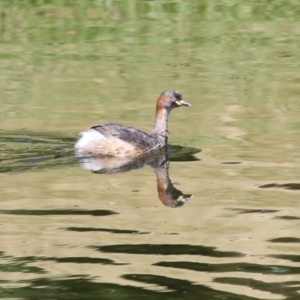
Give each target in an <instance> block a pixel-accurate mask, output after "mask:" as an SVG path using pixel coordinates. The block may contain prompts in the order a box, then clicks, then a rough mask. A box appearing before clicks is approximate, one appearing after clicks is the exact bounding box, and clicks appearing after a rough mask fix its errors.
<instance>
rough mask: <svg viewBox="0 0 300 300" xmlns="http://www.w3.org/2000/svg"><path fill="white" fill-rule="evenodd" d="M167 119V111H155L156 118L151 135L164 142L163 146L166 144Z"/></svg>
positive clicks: (158, 109)
mask: <svg viewBox="0 0 300 300" xmlns="http://www.w3.org/2000/svg"><path fill="white" fill-rule="evenodd" d="M168 117H169V111H168V110H167V109H164V108H161V109H160V108H159V107H158V108H157V109H156V118H155V122H154V127H153V130H152V132H151V133H152V134H155V135H157V136H158V138H159V139H160V140H161V141H162V142H164V144H167V142H168V134H169V132H168Z"/></svg>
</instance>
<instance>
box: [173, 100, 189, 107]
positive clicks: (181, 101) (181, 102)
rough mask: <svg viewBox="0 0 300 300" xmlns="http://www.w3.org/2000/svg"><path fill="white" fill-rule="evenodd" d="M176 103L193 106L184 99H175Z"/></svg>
mask: <svg viewBox="0 0 300 300" xmlns="http://www.w3.org/2000/svg"><path fill="white" fill-rule="evenodd" d="M175 103H176V104H177V105H178V106H192V105H191V104H189V103H188V102H186V101H184V100H177V101H175Z"/></svg>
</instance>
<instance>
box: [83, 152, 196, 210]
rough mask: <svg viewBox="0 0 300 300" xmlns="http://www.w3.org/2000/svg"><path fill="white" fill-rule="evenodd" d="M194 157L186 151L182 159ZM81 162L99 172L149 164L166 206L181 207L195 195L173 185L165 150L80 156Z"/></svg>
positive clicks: (110, 172) (120, 170)
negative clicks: (130, 155)
mask: <svg viewBox="0 0 300 300" xmlns="http://www.w3.org/2000/svg"><path fill="white" fill-rule="evenodd" d="M181 148H183V147H181ZM181 150H182V149H181ZM193 151H195V149H194V150H193ZM192 159H193V160H195V157H193V156H192V155H191V154H190V156H188V153H185V156H184V157H183V159H182V160H192ZM176 160H180V156H176ZM79 162H80V163H81V165H82V166H83V167H84V168H85V169H88V170H91V171H92V172H93V173H97V174H112V173H121V172H127V171H131V170H134V169H139V168H142V167H144V166H147V165H149V166H151V167H152V168H153V170H154V172H155V175H156V178H157V192H158V197H159V199H160V201H161V202H162V203H163V204H164V205H165V206H168V207H171V208H176V207H180V206H183V205H184V204H185V203H186V202H187V201H188V200H190V199H192V197H193V195H192V194H183V193H182V192H181V191H180V190H178V189H176V188H175V187H174V186H173V184H172V182H171V180H170V178H169V160H168V158H167V155H166V153H165V151H162V152H160V153H156V154H154V155H152V156H143V157H139V158H114V157H80V158H79Z"/></svg>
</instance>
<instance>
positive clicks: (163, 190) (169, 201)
mask: <svg viewBox="0 0 300 300" xmlns="http://www.w3.org/2000/svg"><path fill="white" fill-rule="evenodd" d="M157 171H158V170H157ZM158 172H159V171H158ZM157 191H158V197H159V199H160V201H161V202H162V203H163V204H164V205H165V206H168V207H171V208H177V207H180V206H183V205H184V204H185V203H186V202H187V201H188V200H190V199H192V198H193V195H192V194H183V193H182V192H181V191H180V190H177V189H176V188H175V187H174V186H173V184H172V182H171V180H170V178H169V177H167V178H166V180H164V179H159V178H157Z"/></svg>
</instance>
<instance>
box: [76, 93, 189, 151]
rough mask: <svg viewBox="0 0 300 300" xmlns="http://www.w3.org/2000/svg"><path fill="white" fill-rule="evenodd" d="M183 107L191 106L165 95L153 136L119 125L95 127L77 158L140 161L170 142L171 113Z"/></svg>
mask: <svg viewBox="0 0 300 300" xmlns="http://www.w3.org/2000/svg"><path fill="white" fill-rule="evenodd" d="M180 106H191V104H189V103H188V102H186V101H184V100H183V99H182V95H181V93H180V92H178V91H176V90H167V91H164V92H163V93H161V95H160V96H159V98H158V100H157V104H156V116H155V122H154V127H153V130H152V131H151V132H150V133H146V132H144V131H141V130H139V129H136V128H133V127H130V126H124V125H120V124H116V123H109V124H104V125H95V126H92V127H91V128H90V129H89V130H87V131H84V132H82V133H81V136H80V138H79V140H78V141H77V143H76V144H75V151H76V153H77V155H78V154H79V155H91V156H112V157H139V156H142V155H144V154H149V153H151V152H152V151H155V150H158V149H161V148H164V147H166V146H167V142H168V116H169V113H170V112H171V110H172V109H173V108H176V107H180Z"/></svg>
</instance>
